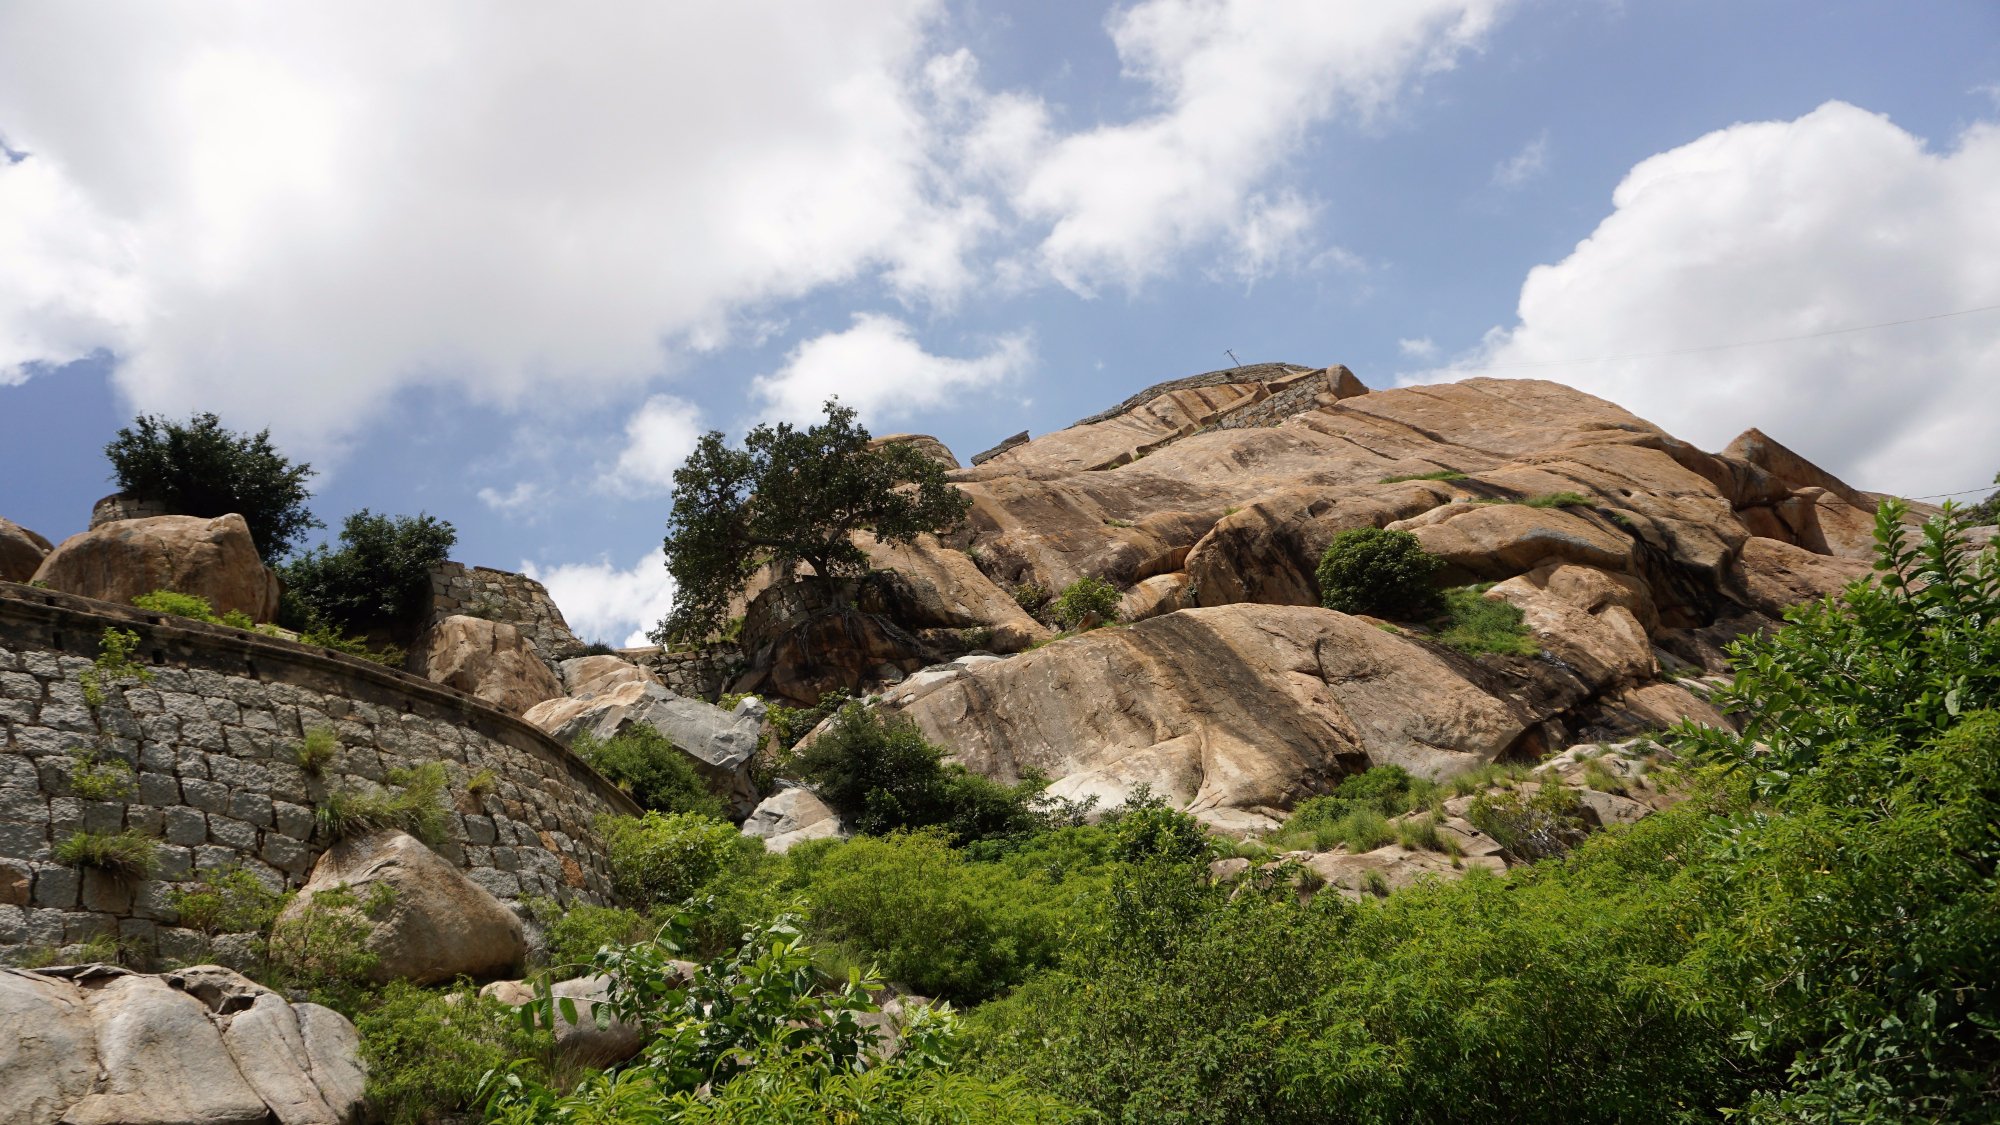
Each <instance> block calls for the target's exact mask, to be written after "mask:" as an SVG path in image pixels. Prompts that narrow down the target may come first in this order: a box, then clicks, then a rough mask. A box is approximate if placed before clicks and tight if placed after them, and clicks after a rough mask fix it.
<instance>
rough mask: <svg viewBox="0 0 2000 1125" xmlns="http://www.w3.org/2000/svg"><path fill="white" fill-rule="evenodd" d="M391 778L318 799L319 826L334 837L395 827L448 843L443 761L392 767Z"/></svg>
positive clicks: (433, 843)
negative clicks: (379, 784)
mask: <svg viewBox="0 0 2000 1125" xmlns="http://www.w3.org/2000/svg"><path fill="white" fill-rule="evenodd" d="M388 782H389V784H388V787H387V788H384V789H380V790H353V789H340V790H335V791H334V792H332V793H329V794H327V795H326V798H325V799H324V800H322V801H321V802H320V804H319V809H318V813H319V823H320V827H321V828H323V829H324V830H325V831H326V834H327V836H328V837H329V838H331V839H334V840H344V839H347V838H348V837H350V836H359V835H362V834H364V833H368V832H373V831H376V830H378V829H383V828H393V829H395V830H397V831H399V832H407V833H409V834H410V835H412V836H415V837H416V838H417V839H419V840H422V841H423V842H424V843H426V844H429V845H431V846H432V847H436V846H437V845H438V844H441V843H443V842H444V835H445V827H446V824H447V818H448V810H446V808H445V803H444V798H445V788H446V786H447V784H448V782H449V778H448V776H447V775H446V773H445V769H444V763H442V762H425V763H424V764H423V765H420V766H416V767H414V768H411V769H394V770H390V771H389V774H388Z"/></svg>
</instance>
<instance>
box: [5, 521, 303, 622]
mask: <svg viewBox="0 0 2000 1125" xmlns="http://www.w3.org/2000/svg"><path fill="white" fill-rule="evenodd" d="M34 581H37V582H45V583H47V584H48V585H49V587H50V588H51V589H56V590H61V591H63V592H65V593H70V594H78V595H81V596H83V597H86V598H98V599H100V600H103V601H107V602H130V601H131V600H132V599H133V598H136V597H138V596H140V595H141V594H150V593H152V592H153V591H154V590H175V591H178V592H180V593H183V594H193V595H195V596H197V597H201V598H206V599H208V604H209V605H210V606H212V607H214V609H215V612H217V613H228V612H231V611H240V612H242V613H247V614H249V615H250V617H251V618H252V619H254V620H257V621H271V620H274V619H275V618H276V617H277V615H278V579H277V576H276V575H274V574H272V573H271V571H270V569H269V568H268V567H266V566H265V565H264V561H263V560H262V559H261V558H259V557H258V556H257V545H256V543H254V542H253V541H252V540H251V538H250V525H249V524H246V523H244V522H243V517H242V516H237V515H228V516H217V517H216V518H214V519H200V518H198V517H195V516H153V517H151V518H149V519H138V520H120V521H118V522H116V523H107V524H104V525H102V526H100V527H96V528H93V529H91V530H89V531H85V532H82V533H79V534H77V535H72V536H70V537H69V538H68V539H65V540H63V541H62V544H61V545H60V546H58V547H56V548H55V549H54V550H53V551H50V552H49V553H48V556H47V557H46V558H44V559H43V560H42V562H41V566H40V567H38V568H37V569H36V571H35V574H34Z"/></svg>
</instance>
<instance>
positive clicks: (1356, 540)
mask: <svg viewBox="0 0 2000 1125" xmlns="http://www.w3.org/2000/svg"><path fill="white" fill-rule="evenodd" d="M1443 566H1444V560H1442V559H1440V558H1438V557H1437V556H1436V555H1433V554H1431V553H1430V552H1429V551H1426V550H1424V546H1423V544H1422V543H1420V542H1418V540H1417V537H1416V536H1414V535H1411V534H1410V533H1409V532H1407V531H1384V530H1382V529H1381V528H1375V527H1363V528H1355V529H1353V530H1350V531H1343V532H1341V533H1340V534H1338V535H1336V536H1334V537H1333V542H1332V543H1330V544H1328V545H1327V548H1326V553H1325V554H1324V555H1321V556H1320V560H1319V596H1320V604H1322V605H1324V606H1326V608H1328V609H1337V610H1339V611H1340V612H1342V613H1368V614H1375V615H1377V616H1381V617H1392V618H1395V619H1397V620H1399V621H1423V620H1427V619H1429V618H1432V617H1435V616H1437V614H1438V613H1439V612H1440V611H1441V610H1442V609H1443V608H1444V602H1443V599H1442V597H1441V596H1440V595H1439V593H1438V591H1437V589H1436V587H1434V586H1432V585H1431V578H1432V576H1434V575H1436V574H1437V572H1438V571H1439V570H1440V569H1442V568H1443Z"/></svg>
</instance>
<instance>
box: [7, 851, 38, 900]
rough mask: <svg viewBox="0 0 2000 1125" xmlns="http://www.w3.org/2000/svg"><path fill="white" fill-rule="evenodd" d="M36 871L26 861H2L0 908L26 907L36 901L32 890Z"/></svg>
mask: <svg viewBox="0 0 2000 1125" xmlns="http://www.w3.org/2000/svg"><path fill="white" fill-rule="evenodd" d="M34 883H35V869H34V868H33V867H30V866H28V863H27V861H26V860H19V859H0V906H26V905H28V904H29V903H30V902H32V901H34V897H33V895H31V894H30V893H29V892H30V889H31V888H32V887H33V886H34Z"/></svg>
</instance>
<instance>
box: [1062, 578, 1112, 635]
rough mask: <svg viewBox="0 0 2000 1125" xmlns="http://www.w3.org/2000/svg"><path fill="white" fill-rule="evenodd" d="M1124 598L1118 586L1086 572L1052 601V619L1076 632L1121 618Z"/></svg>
mask: <svg viewBox="0 0 2000 1125" xmlns="http://www.w3.org/2000/svg"><path fill="white" fill-rule="evenodd" d="M1120 600H1121V596H1120V594H1119V593H1118V587H1116V586H1113V585H1112V584H1111V583H1109V582H1106V581H1105V580H1104V579H1102V578H1096V577H1093V576H1091V575H1088V574H1086V575H1084V576H1083V577H1082V578H1079V579H1077V580H1076V581H1074V582H1072V583H1070V584H1069V585H1067V586H1064V587H1063V590H1062V593H1060V594H1057V595H1056V597H1055V600H1054V601H1052V602H1050V603H1049V605H1048V614H1049V619H1050V620H1051V621H1053V622H1054V623H1055V624H1056V625H1057V627H1059V628H1062V629H1065V630H1069V631H1072V632H1074V631H1077V630H1082V629H1089V628H1093V627H1095V626H1097V625H1106V624H1110V623H1112V622H1115V621H1117V620H1118V604H1119V602H1120Z"/></svg>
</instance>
